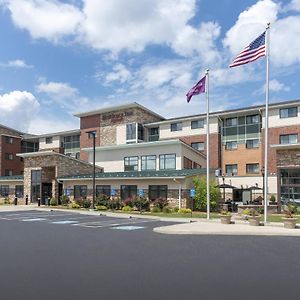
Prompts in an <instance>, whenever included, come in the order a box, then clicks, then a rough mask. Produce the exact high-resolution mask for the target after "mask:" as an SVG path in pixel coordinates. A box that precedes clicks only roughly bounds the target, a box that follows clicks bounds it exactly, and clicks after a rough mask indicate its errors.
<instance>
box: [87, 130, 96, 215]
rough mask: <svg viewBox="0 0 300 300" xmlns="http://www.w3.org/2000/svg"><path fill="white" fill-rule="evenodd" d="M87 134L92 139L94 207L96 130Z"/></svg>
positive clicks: (93, 204) (93, 205)
mask: <svg viewBox="0 0 300 300" xmlns="http://www.w3.org/2000/svg"><path fill="white" fill-rule="evenodd" d="M88 136H89V138H92V139H93V200H92V204H91V209H94V208H95V198H96V131H89V132H88Z"/></svg>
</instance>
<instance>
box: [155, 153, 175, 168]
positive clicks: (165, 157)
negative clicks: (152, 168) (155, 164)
mask: <svg viewBox="0 0 300 300" xmlns="http://www.w3.org/2000/svg"><path fill="white" fill-rule="evenodd" d="M159 169H160V170H174V169H176V154H162V155H160V156H159Z"/></svg>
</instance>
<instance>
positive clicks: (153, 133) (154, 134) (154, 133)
mask: <svg viewBox="0 0 300 300" xmlns="http://www.w3.org/2000/svg"><path fill="white" fill-rule="evenodd" d="M148 134H149V142H155V141H158V140H159V127H155V128H149V130H148Z"/></svg>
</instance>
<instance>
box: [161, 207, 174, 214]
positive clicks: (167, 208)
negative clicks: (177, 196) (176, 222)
mask: <svg viewBox="0 0 300 300" xmlns="http://www.w3.org/2000/svg"><path fill="white" fill-rule="evenodd" d="M162 212H163V213H164V214H170V213H171V212H172V209H171V208H170V207H168V206H165V207H164V208H163V209H162Z"/></svg>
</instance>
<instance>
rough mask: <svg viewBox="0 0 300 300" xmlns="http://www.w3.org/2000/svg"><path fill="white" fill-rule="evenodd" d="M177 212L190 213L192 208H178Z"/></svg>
mask: <svg viewBox="0 0 300 300" xmlns="http://www.w3.org/2000/svg"><path fill="white" fill-rule="evenodd" d="M178 213H179V214H191V213H192V210H191V209H190V208H180V209H179V210H178Z"/></svg>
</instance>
